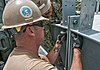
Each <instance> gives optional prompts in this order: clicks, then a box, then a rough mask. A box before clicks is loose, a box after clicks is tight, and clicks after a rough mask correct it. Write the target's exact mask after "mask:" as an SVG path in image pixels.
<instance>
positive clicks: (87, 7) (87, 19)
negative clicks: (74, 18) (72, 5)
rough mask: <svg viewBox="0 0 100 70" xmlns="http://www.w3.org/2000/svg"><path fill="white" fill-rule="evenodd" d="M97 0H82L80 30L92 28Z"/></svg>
mask: <svg viewBox="0 0 100 70" xmlns="http://www.w3.org/2000/svg"><path fill="white" fill-rule="evenodd" d="M95 6H96V0H82V5H81V14H80V22H79V31H84V30H87V29H91V28H92V24H93V18H94V12H95Z"/></svg>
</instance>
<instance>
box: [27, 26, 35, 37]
mask: <svg viewBox="0 0 100 70" xmlns="http://www.w3.org/2000/svg"><path fill="white" fill-rule="evenodd" d="M26 32H27V34H29V35H30V36H35V34H34V31H32V29H31V27H29V26H28V27H26Z"/></svg>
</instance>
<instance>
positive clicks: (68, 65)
mask: <svg viewBox="0 0 100 70" xmlns="http://www.w3.org/2000/svg"><path fill="white" fill-rule="evenodd" d="M71 52H72V51H71V31H70V16H68V30H67V43H66V57H65V70H66V69H67V68H68V69H67V70H70V66H71V58H72V56H71ZM67 60H68V63H67Z"/></svg>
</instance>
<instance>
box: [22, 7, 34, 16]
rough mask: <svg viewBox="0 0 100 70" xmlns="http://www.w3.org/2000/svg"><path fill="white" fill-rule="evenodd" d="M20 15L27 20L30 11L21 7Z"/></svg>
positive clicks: (28, 8)
mask: <svg viewBox="0 0 100 70" xmlns="http://www.w3.org/2000/svg"><path fill="white" fill-rule="evenodd" d="M20 13H21V15H22V16H23V17H25V18H29V17H31V16H32V9H31V8H30V7H28V6H22V7H21V8H20Z"/></svg>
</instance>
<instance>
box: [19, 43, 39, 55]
mask: <svg viewBox="0 0 100 70" xmlns="http://www.w3.org/2000/svg"><path fill="white" fill-rule="evenodd" d="M17 48H19V49H22V50H27V51H28V52H29V53H31V54H32V55H33V56H34V57H38V47H37V46H33V45H23V46H17Z"/></svg>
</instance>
